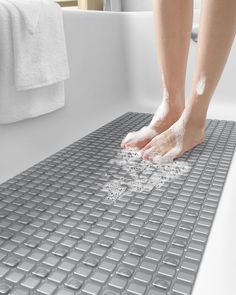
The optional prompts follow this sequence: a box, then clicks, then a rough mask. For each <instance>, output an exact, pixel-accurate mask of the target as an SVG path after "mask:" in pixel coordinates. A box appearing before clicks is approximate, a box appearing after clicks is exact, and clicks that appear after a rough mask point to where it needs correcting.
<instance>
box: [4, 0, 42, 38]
mask: <svg viewBox="0 0 236 295" xmlns="http://www.w3.org/2000/svg"><path fill="white" fill-rule="evenodd" d="M7 1H8V2H10V3H12V4H13V5H14V6H15V7H16V8H17V9H18V11H19V13H20V14H21V16H22V20H23V21H24V23H25V26H26V28H27V29H28V30H29V31H30V32H31V33H32V34H33V33H34V32H35V30H36V28H37V26H38V23H39V17H40V14H41V8H42V0H7Z"/></svg>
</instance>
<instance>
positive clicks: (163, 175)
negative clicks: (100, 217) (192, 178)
mask: <svg viewBox="0 0 236 295" xmlns="http://www.w3.org/2000/svg"><path fill="white" fill-rule="evenodd" d="M109 163H110V164H112V165H113V167H116V168H119V169H121V170H122V171H123V172H124V173H123V176H120V175H117V174H114V175H112V174H110V173H109V174H107V175H109V179H108V181H107V182H106V183H105V184H104V185H103V187H102V190H103V191H104V192H106V193H107V199H110V200H112V201H116V200H118V199H120V198H121V197H122V196H123V195H124V194H125V193H126V194H127V195H128V194H130V193H132V192H147V193H150V192H151V191H152V190H153V189H154V188H155V189H157V188H160V187H161V186H162V185H163V184H164V183H166V182H167V181H173V180H174V179H176V178H177V177H179V176H180V175H184V174H186V173H188V172H189V170H190V168H191V167H190V165H189V164H188V163H187V162H184V161H173V162H171V163H168V164H160V163H154V162H151V161H145V160H143V159H142V158H141V156H140V153H139V150H138V149H135V148H129V149H122V150H119V151H118V152H117V154H116V156H115V158H113V159H111V160H110V161H109Z"/></svg>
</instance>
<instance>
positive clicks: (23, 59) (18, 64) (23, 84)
mask: <svg viewBox="0 0 236 295" xmlns="http://www.w3.org/2000/svg"><path fill="white" fill-rule="evenodd" d="M30 2H31V4H32V5H31V4H30ZM1 3H3V4H4V5H5V7H6V8H7V9H8V11H9V15H10V16H11V22H12V37H13V51H14V71H15V75H14V76H15V86H16V89H17V90H26V89H33V88H38V87H42V86H47V85H51V84H54V83H57V82H59V81H64V80H65V79H67V78H69V67H68V60H67V53H66V46H65V36H64V27H63V18H62V11H61V8H60V6H59V5H58V4H56V3H55V2H54V1H52V0H31V1H29V0H1Z"/></svg>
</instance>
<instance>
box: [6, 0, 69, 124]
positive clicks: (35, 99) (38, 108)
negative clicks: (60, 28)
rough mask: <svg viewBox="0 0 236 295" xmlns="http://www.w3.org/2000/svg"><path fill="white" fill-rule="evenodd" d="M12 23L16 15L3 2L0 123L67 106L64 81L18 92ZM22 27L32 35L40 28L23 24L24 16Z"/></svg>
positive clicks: (22, 22)
mask: <svg viewBox="0 0 236 295" xmlns="http://www.w3.org/2000/svg"><path fill="white" fill-rule="evenodd" d="M19 1H24V0H19ZM18 17H19V13H18ZM11 20H12V15H11V13H10V11H9V7H8V6H6V0H0V124H7V123H12V122H16V121H19V120H23V119H27V118H32V117H36V116H39V115H42V114H45V113H49V112H52V111H55V110H57V109H59V108H61V107H63V106H64V105H65V93H64V81H60V82H57V83H54V84H51V85H49V86H43V87H38V88H34V89H25V90H21V91H18V90H17V89H16V84H15V78H14V77H15V60H14V55H13V54H14V50H15V48H14V46H13V36H12V35H13V34H12V24H11ZM28 24H29V26H28ZM21 25H22V26H24V29H26V30H28V31H30V32H31V34H32V33H33V31H32V30H33V29H36V27H35V28H34V22H33V23H30V22H27V21H23V14H22V16H21ZM48 30H49V28H48ZM63 35H64V34H63ZM64 46H65V45H64ZM48 59H49V58H47V61H48ZM28 66H29V67H30V64H28ZM30 70H31V69H30V68H29V71H30ZM66 71H67V74H65V77H66V76H68V69H67V70H66Z"/></svg>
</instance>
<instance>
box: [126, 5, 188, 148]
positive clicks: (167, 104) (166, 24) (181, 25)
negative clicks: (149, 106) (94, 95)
mask: <svg viewBox="0 0 236 295" xmlns="http://www.w3.org/2000/svg"><path fill="white" fill-rule="evenodd" d="M153 13H154V21H155V29H156V39H157V53H158V59H159V64H160V68H161V76H162V86H163V100H162V103H161V104H160V106H159V108H158V109H157V111H156V112H155V115H154V117H153V119H152V121H151V123H150V125H149V126H147V127H145V128H143V129H141V130H140V131H137V132H132V133H129V134H128V135H127V136H126V138H125V139H124V140H123V141H122V143H121V146H122V147H126V148H127V147H137V148H142V147H144V146H145V145H146V144H147V143H148V142H149V141H150V140H151V139H152V138H153V137H155V136H156V135H157V134H160V133H162V132H163V131H165V130H167V129H168V128H169V127H170V126H171V125H172V124H173V123H174V122H176V121H177V120H178V119H179V117H180V116H181V114H182V112H183V109H184V89H185V74H186V64H187V56H188V50H189V41H190V35H191V28H192V17H193V1H192V0H185V1H183V0H174V1H173V0H153Z"/></svg>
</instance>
